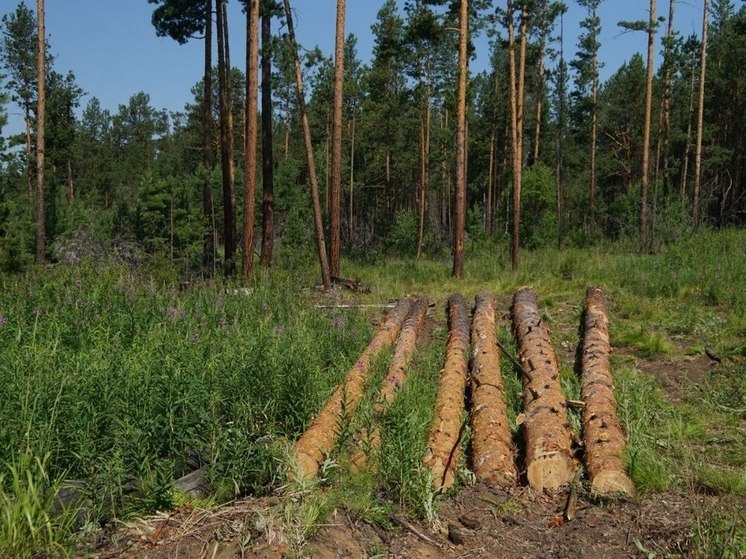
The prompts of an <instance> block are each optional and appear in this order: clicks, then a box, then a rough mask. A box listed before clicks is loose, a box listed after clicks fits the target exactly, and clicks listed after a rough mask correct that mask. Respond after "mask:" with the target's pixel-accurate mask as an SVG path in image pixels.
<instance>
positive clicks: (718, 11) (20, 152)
mask: <svg viewBox="0 0 746 559" xmlns="http://www.w3.org/2000/svg"><path fill="white" fill-rule="evenodd" d="M202 4H204V3H199V2H191V3H190V2H173V3H172V2H161V3H155V5H154V13H153V25H154V32H155V33H158V34H161V35H167V36H170V37H172V38H173V39H174V40H176V41H179V42H182V43H183V42H186V41H190V40H191V41H197V40H200V39H201V40H203V41H204V37H205V35H207V36H208V38H209V39H210V40H209V42H208V41H204V43H205V47H206V48H205V57H206V58H205V68H206V69H209V71H208V72H207V73H206V74H205V75H204V77H203V78H202V80H201V81H200V82H199V83H196V84H195V85H194V88H193V94H194V100H193V102H192V103H190V104H188V105H187V106H186V107H184V109H183V110H182V111H179V112H174V113H170V114H169V113H167V112H165V111H162V110H158V109H156V108H154V107H153V106H152V105H151V103H150V98H149V95H148V93H147V92H137V93H134V94H133V95H132V96H131V97H130V98H129V101H128V102H127V103H126V104H123V105H120V106H119V107H118V109H117V110H116V111H109V110H107V109H104V108H102V106H101V104H100V102H99V101H98V100H97V98H96V97H95V92H90V94H89V95H88V96H87V102H86V103H85V106H82V107H81V104H82V102H83V99H84V94H85V92H84V91H83V90H82V89H81V88H80V87H79V86H78V85H77V84H76V80H75V75H74V69H73V70H67V69H59V70H58V69H55V63H54V60H53V58H52V57H51V56H49V55H47V56H46V57H45V58H46V63H45V64H46V66H47V68H46V71H45V82H46V87H45V89H46V100H45V101H46V102H45V104H44V107H45V108H44V113H45V114H44V120H45V122H46V130H47V133H46V137H45V150H44V151H45V164H44V167H45V171H44V179H45V186H44V193H43V196H42V198H43V202H44V203H43V205H40V204H39V203H38V201H37V198H38V196H39V193H38V192H37V188H38V187H37V186H36V183H37V173H38V169H37V166H38V164H37V153H36V152H37V148H36V146H37V128H38V126H37V120H38V110H39V109H38V102H37V101H38V99H37V97H38V95H37V89H38V85H37V84H38V76H37V70H36V63H37V52H38V49H37V47H36V39H35V38H36V27H37V22H36V16H35V14H34V12H32V11H31V10H30V9H29V8H28V7H27V6H26V5H25V4H24V3H20V4H19V5H18V7H17V8H16V10H15V11H13V12H11V13H9V14H7V15H5V16H4V18H3V50H2V62H3V66H2V67H3V73H4V74H5V78H4V90H5V93H4V95H3V97H2V100H3V102H4V103H5V106H6V107H8V106H12V107H14V109H15V108H18V109H20V111H21V112H22V114H23V117H24V122H25V133H24V134H18V135H15V136H12V137H5V138H3V144H2V146H0V147H1V149H2V178H1V180H2V200H0V204H1V206H0V207H1V208H2V211H1V213H0V216H1V217H0V223H1V224H2V225H1V226H0V227H2V229H1V231H2V235H0V243H1V244H0V259H1V260H2V267H3V269H4V270H6V271H18V270H22V269H24V268H25V267H26V266H28V265H29V264H30V263H32V262H33V261H34V260H37V261H52V262H57V261H62V262H65V261H70V260H73V261H80V260H83V259H85V258H86V257H89V256H90V257H95V256H100V255H102V254H113V253H117V254H126V255H128V256H131V257H133V258H135V257H142V258H145V257H146V255H147V258H153V259H157V260H161V261H163V263H170V264H172V265H173V266H174V267H175V268H176V269H177V270H178V272H179V274H180V275H181V276H183V277H185V278H193V277H206V276H210V275H214V274H215V273H217V272H218V271H220V273H226V274H228V275H230V274H231V273H233V272H234V271H235V270H236V269H237V266H236V262H237V261H238V260H240V259H242V258H243V254H244V253H246V252H248V250H247V247H250V248H249V250H251V251H252V252H253V253H256V255H257V256H258V258H255V259H256V260H257V261H258V263H259V264H260V265H261V266H268V265H270V264H271V262H272V257H273V246H274V245H275V244H277V245H278V246H282V247H283V248H284V249H287V250H288V251H290V252H293V251H295V252H298V253H299V254H301V255H303V254H311V253H313V252H314V251H313V246H314V244H315V243H316V242H317V241H316V239H317V238H318V235H319V233H321V236H322V238H325V239H326V241H327V244H328V245H329V246H328V248H329V257H328V259H329V260H330V262H331V267H332V272H334V273H333V274H332V275H335V276H339V275H340V270H339V255H340V254H344V255H345V256H349V257H350V258H360V257H362V258H374V257H376V256H379V255H385V254H391V253H397V254H402V255H403V254H408V255H411V256H412V258H419V257H420V256H421V255H422V254H423V253H424V254H429V255H436V256H437V255H443V254H448V253H449V252H450V253H453V254H454V255H455V251H454V246H455V244H454V239H456V238H459V239H461V238H462V237H463V234H461V233H459V231H460V230H462V229H463V230H464V231H465V235H466V239H468V246H474V244H475V243H477V244H478V243H482V242H503V241H504V242H510V239H512V238H515V239H516V247H514V249H513V252H515V248H517V247H518V243H517V241H520V246H523V247H525V248H527V249H531V248H536V247H541V246H552V245H553V246H559V247H561V246H575V247H582V246H591V245H593V244H594V243H598V242H601V241H605V240H618V239H629V240H633V239H637V242H638V244H639V245H640V249H641V250H645V251H653V250H655V249H656V247H658V246H660V245H661V244H665V243H668V242H671V241H673V240H676V239H678V238H681V237H682V236H683V235H685V234H687V233H688V232H690V231H692V230H694V229H697V228H698V227H699V226H700V225H701V224H704V225H705V226H714V227H718V228H723V227H729V226H738V225H741V224H742V223H743V220H744V211H745V210H744V208H745V205H744V204H746V198H745V197H744V187H743V185H742V182H743V181H742V171H743V167H744V160H743V152H744V150H743V141H744V140H743V130H744V126H743V123H742V122H741V120H742V119H743V118H744V117H743V115H744V114H746V111H745V110H744V99H743V97H744V94H743V91H744V86H743V70H742V67H741V66H742V61H743V60H744V38H743V29H744V18H746V14H745V13H744V11H743V8H741V9H740V10H739V11H736V9H735V7H734V5H733V4H732V3H731V2H729V1H725V0H714V1H713V3H712V6H710V8H709V11H708V12H707V13H708V16H709V17H708V19H707V20H706V21H705V22H706V23H708V29H707V48H706V49H703V48H702V45H703V43H702V40H701V36H695V35H691V36H683V35H681V34H679V33H677V32H675V31H674V27H673V21H674V17H675V10H674V8H675V3H674V2H670V3H669V6H666V7H667V8H668V14H667V17H666V16H665V15H664V16H662V17H660V18H659V17H656V15H655V13H652V15H651V17H649V18H647V19H644V20H639V21H625V22H601V21H600V19H599V17H598V16H597V9H598V5H599V2H598V1H590V0H588V1H584V2H581V3H580V4H581V6H582V7H583V8H584V10H585V12H586V16H587V17H586V18H585V19H584V20H583V21H582V23H581V25H582V34H581V36H580V37H578V39H577V44H576V45H572V46H570V45H569V44H568V41H567V40H564V41H563V42H561V41H562V39H563V38H562V21H563V17H564V13H565V11H566V9H567V7H566V6H563V5H562V4H561V3H556V2H555V3H553V2H529V3H521V2H513V3H512V4H509V5H507V6H502V5H500V6H494V5H492V2H489V1H485V0H480V1H476V2H472V3H471V5H470V7H469V17H468V22H466V23H467V24H468V26H469V28H470V29H471V30H472V31H471V33H472V34H477V33H484V34H487V35H489V36H490V37H491V49H492V50H491V54H490V61H491V67H490V69H489V70H485V71H481V72H479V73H476V74H473V75H469V73H468V68H467V69H466V70H467V76H468V78H467V82H468V83H466V84H465V87H466V90H465V92H463V94H464V95H465V103H466V107H465V108H464V114H463V115H461V117H463V123H460V122H459V118H460V116H459V108H458V105H459V91H458V84H459V73H460V70H459V65H460V63H462V64H465V65H467V66H468V58H469V56H468V53H470V52H471V51H470V50H469V49H473V44H470V43H467V45H466V48H467V57H466V59H465V60H463V61H460V60H459V34H458V33H455V32H454V30H455V29H458V27H459V20H458V19H459V13H458V2H455V3H454V2H450V3H449V2H445V1H442V2H436V1H430V2H425V1H422V2H415V1H411V2H406V3H405V6H404V10H403V11H402V10H401V9H400V6H399V5H397V3H396V2H393V1H389V2H382V6H381V8H380V10H379V12H378V15H377V19H376V21H375V22H374V23H373V25H372V31H373V34H374V41H375V43H374V51H373V55H372V59H371V60H370V62H369V63H368V64H363V63H362V62H361V61H360V59H359V57H358V54H357V49H356V38H355V37H354V36H351V35H348V36H345V40H344V44H343V45H337V51H339V52H338V53H337V55H338V57H339V59H340V60H342V61H343V63H342V64H340V65H339V66H335V63H334V60H335V57H333V56H332V55H331V54H330V53H322V52H320V51H319V50H318V49H311V50H304V51H302V52H301V51H298V50H297V49H296V48H294V43H293V41H292V40H291V39H290V38H289V37H288V25H287V18H286V16H285V12H284V9H283V6H282V5H281V4H280V3H277V2H274V3H273V2H262V3H260V4H261V5H260V13H259V15H258V16H256V20H257V21H255V22H252V21H247V29H249V28H251V29H253V30H254V31H255V32H256V33H255V34H257V33H258V34H259V35H261V37H255V39H256V41H255V47H256V48H257V49H259V47H261V57H259V56H258V55H257V57H254V59H253V63H252V61H251V60H250V61H249V62H250V67H249V68H250V72H249V74H248V76H247V74H246V72H245V65H239V66H243V70H242V69H241V68H239V67H236V65H235V64H234V62H231V61H230V42H229V41H224V40H220V39H221V35H222V28H221V25H222V19H223V18H222V17H220V16H221V10H220V9H216V7H214V6H212V5H209V6H208V5H206V4H205V5H204V6H203V5H202ZM217 8H221V9H222V5H218V6H217ZM206 10H209V11H210V13H211V14H213V12H214V14H213V16H211V18H210V21H211V22H212V21H213V19H216V20H217V21H216V22H215V23H216V24H217V26H216V29H214V30H213V29H211V28H206V27H205V21H206V16H205V13H206ZM250 15H251V14H247V18H248V19H250ZM642 15H645V14H642ZM215 16H217V17H215ZM602 24H603V25H608V26H616V25H617V24H620V25H623V26H625V27H624V28H625V29H628V30H630V31H639V32H640V33H639V35H640V41H641V43H642V42H644V41H645V37H644V35H645V34H647V35H648V37H649V38H650V39H649V44H651V45H652V44H653V43H652V41H653V39H654V38H655V37H656V36H658V35H660V36H663V37H664V39H663V42H662V44H663V51H662V52H658V53H656V52H653V50H650V51H649V53H648V57H647V58H648V60H646V59H643V58H641V57H640V56H637V55H635V56H633V57H632V58H631V59H630V60H628V61H627V62H625V63H624V64H623V65H622V66H621V67H620V68H618V69H616V70H615V71H614V72H613V73H611V76H610V77H609V78H608V80H606V81H605V82H601V81H600V79H599V68H600V67H601V66H602V64H603V61H601V60H599V59H598V50H599V46H600V45H599V32H600V29H601V25H602ZM249 26H251V27H249ZM210 27H212V26H210ZM215 35H217V38H216V39H215V38H213V37H214V36H215ZM342 36H344V30H342ZM218 40H219V44H217V53H215V52H214V51H215V50H216V49H215V45H213V44H212V43H213V42H215V43H217V42H218ZM233 40H234V41H235V40H236V39H235V38H234V39H233ZM260 43H261V44H260ZM561 44H563V45H567V47H566V48H559V45H561ZM46 48H47V50H50V49H51V46H50V45H48V44H47V47H46ZM221 49H222V50H221ZM565 50H567V52H565ZM258 52H259V50H257V53H258ZM298 52H301V58H302V60H300V63H301V72H302V75H301V80H302V85H303V87H304V95H303V102H304V104H305V105H306V107H305V112H306V114H307V118H308V128H309V131H308V133H309V135H310V143H311V148H310V149H311V152H312V155H313V162H314V167H315V169H314V172H313V174H314V175H315V178H316V180H315V182H316V183H317V187H316V191H317V194H316V197H317V198H318V201H319V206H320V210H319V211H320V215H319V216H314V211H313V202H312V199H313V196H312V195H310V194H309V190H310V189H309V185H310V183H311V182H312V180H311V177H312V173H311V170H310V168H309V166H308V161H307V153H306V146H305V143H304V139H305V133H304V131H303V124H302V118H301V116H300V115H301V107H300V106H299V101H298V96H297V93H296V91H295V89H296V83H295V80H296V74H295V57H296V56H299V55H298ZM654 58H655V59H657V62H653V60H654ZM708 62H709V63H708ZM511 64H512V65H511ZM652 66H654V67H655V70H653V68H652ZM228 67H230V71H226V68H228ZM338 69H339V70H340V72H337V70H338ZM259 74H261V75H259ZM252 78H253V79H252ZM247 87H249V88H250V89H249V91H250V93H251V92H252V91H253V94H254V96H252V95H251V94H250V95H246V93H245V92H246V91H247ZM337 88H341V92H340V93H339V95H335V90H336V89H337ZM259 90H261V95H259ZM511 92H514V93H513V95H511ZM259 96H261V103H258V102H257V99H256V98H258V97H259ZM340 96H341V98H340ZM207 98H209V99H210V102H209V103H206V102H205V100H206V99H207ZM251 99H254V103H253V105H252V106H251V107H249V106H248V100H251ZM643 99H645V100H646V102H641V100H643ZM259 104H260V105H261V106H260V107H259V106H258V105H259ZM247 109H248V113H247ZM259 109H261V111H259ZM340 111H341V112H340ZM259 113H261V114H259ZM513 113H515V119H513ZM246 114H254V115H256V118H255V119H254V118H252V119H248V120H247V119H246V118H245V115H246ZM514 120H515V123H514V122H513V121H514ZM247 123H249V124H254V126H253V127H252V128H251V131H250V132H249V129H248V128H247ZM460 126H462V127H463V130H462V132H461V134H463V137H462V136H460V135H459V134H457V132H458V130H459V127H460ZM259 135H260V137H261V141H257V139H256V138H258V137H259ZM514 135H515V138H514V137H513V136H514ZM459 138H461V139H460V140H459ZM248 139H251V141H252V142H254V143H253V144H252V145H254V146H255V148H256V149H254V150H253V151H252V152H251V156H250V157H247V155H246V154H247V146H248V143H247V142H248ZM462 143H463V146H462V148H463V151H464V153H463V154H462V155H461V156H460V157H461V158H462V159H463V164H462V166H463V168H464V171H463V174H464V177H463V178H461V174H462V173H461V172H460V171H459V167H458V164H457V159H459V150H460V149H462V148H460V147H459V146H460V145H461V144H462ZM514 145H515V148H514ZM646 146H647V148H646ZM517 148H520V149H517ZM514 158H517V160H516V161H514V160H513V159H514ZM259 162H260V163H261V164H259ZM247 165H248V167H247ZM247 169H248V170H249V171H250V172H249V171H247ZM518 181H520V184H521V188H520V189H514V188H513V186H512V185H513V184H514V183H516V184H517V183H518ZM257 185H260V186H259V187H257ZM461 191H463V193H462V194H459V193H460V192H461ZM462 198H463V199H464V200H463V207H461V208H460V206H459V204H460V203H461V202H459V201H460V200H461V199H462ZM516 202H518V203H516ZM459 208H460V209H459ZM247 209H248V211H247ZM456 210H458V211H456ZM521 214H522V215H524V216H526V219H523V220H521V219H520V216H521ZM42 217H43V219H42ZM40 220H41V221H40ZM317 220H318V222H317ZM41 224H43V240H41V237H39V235H37V229H39V230H41ZM311 224H314V227H310V225H311ZM247 225H250V227H249V228H247ZM319 227H320V228H321V229H319ZM316 252H318V251H316ZM516 256H517V255H516ZM317 257H318V256H317ZM253 260H254V259H249V264H252V263H253ZM252 266H253V264H252Z"/></svg>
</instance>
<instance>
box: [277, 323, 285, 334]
mask: <svg viewBox="0 0 746 559" xmlns="http://www.w3.org/2000/svg"><path fill="white" fill-rule="evenodd" d="M284 331H285V325H284V324H278V325H277V326H275V336H280V335H281V334H282V333H283V332H284Z"/></svg>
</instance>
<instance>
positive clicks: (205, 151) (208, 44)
mask: <svg viewBox="0 0 746 559" xmlns="http://www.w3.org/2000/svg"><path fill="white" fill-rule="evenodd" d="M203 86H204V89H203V96H204V99H203V102H202V166H203V167H204V168H205V170H206V171H210V170H212V151H211V142H212V0H205V73H204V79H203ZM202 213H203V215H204V219H205V223H207V231H206V232H205V235H204V238H203V241H202V246H203V256H202V263H203V265H204V267H205V269H207V270H210V272H211V274H212V275H213V276H214V275H215V233H216V232H215V224H214V220H213V219H212V216H213V213H214V208H213V199H212V185H211V184H210V179H209V177H207V176H206V177H205V181H204V182H203V183H202Z"/></svg>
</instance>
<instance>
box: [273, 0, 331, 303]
mask: <svg viewBox="0 0 746 559" xmlns="http://www.w3.org/2000/svg"><path fill="white" fill-rule="evenodd" d="M283 4H284V6H285V20H286V22H287V27H288V39H289V41H290V45H291V48H292V53H293V66H294V67H295V93H296V96H297V99H298V107H299V109H300V115H301V125H302V128H303V144H304V146H305V148H306V163H307V165H308V182H309V183H310V186H311V204H312V206H313V222H314V228H315V229H316V247H317V249H318V254H319V265H320V268H321V281H322V283H323V285H324V289H329V288H331V286H332V280H331V274H330V273H329V260H328V258H327V255H326V241H325V240H324V223H323V220H322V218H321V204H320V202H319V183H318V181H317V180H316V162H315V159H314V153H313V141H312V139H311V126H310V124H309V123H308V113H307V112H306V97H305V93H304V92H303V70H302V68H301V65H300V58H299V57H298V43H297V41H296V40H295V27H294V26H293V16H292V11H291V9H290V0H284V1H283Z"/></svg>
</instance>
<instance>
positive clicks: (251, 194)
mask: <svg viewBox="0 0 746 559" xmlns="http://www.w3.org/2000/svg"><path fill="white" fill-rule="evenodd" d="M246 36H247V45H246V110H245V113H244V114H245V131H246V134H245V140H244V142H245V145H244V221H243V223H244V228H243V229H244V231H243V270H242V271H243V279H244V281H246V282H249V281H251V279H252V276H253V274H254V221H255V219H254V212H255V209H256V208H255V205H256V147H257V119H256V117H257V104H258V100H257V98H258V89H259V78H258V76H259V72H258V70H259V68H258V62H259V0H249V7H248V9H247V10H246Z"/></svg>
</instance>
